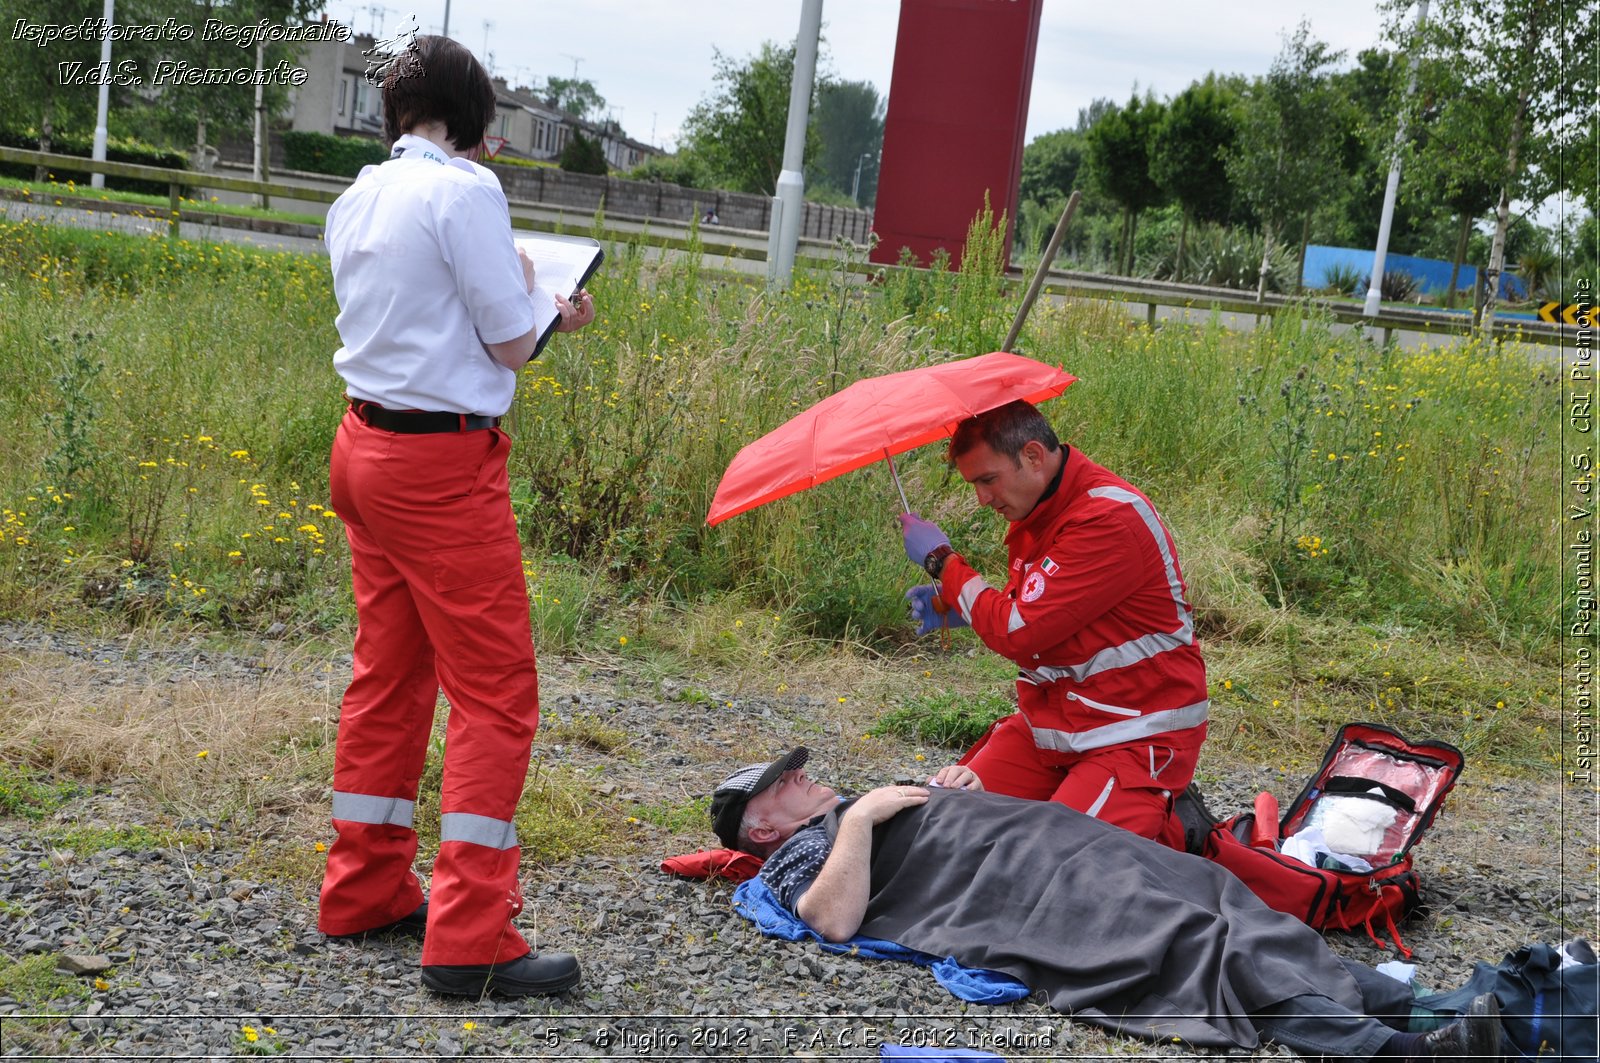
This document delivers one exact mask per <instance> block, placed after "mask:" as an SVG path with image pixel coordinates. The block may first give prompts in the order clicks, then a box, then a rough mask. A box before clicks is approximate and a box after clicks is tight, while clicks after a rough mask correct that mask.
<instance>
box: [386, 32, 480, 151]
mask: <svg viewBox="0 0 1600 1063" xmlns="http://www.w3.org/2000/svg"><path fill="white" fill-rule="evenodd" d="M493 118H494V83H493V82H491V81H490V80H489V72H488V71H487V70H485V69H483V64H482V63H479V62H478V60H477V58H476V57H475V56H473V54H472V53H471V52H469V51H467V49H466V48H465V47H463V46H462V45H460V44H458V43H456V42H455V41H453V40H451V39H450V38H449V37H429V36H423V37H418V38H417V39H416V40H415V41H414V42H413V43H412V44H411V45H410V46H409V47H408V48H407V49H406V51H405V54H404V55H401V56H400V57H399V58H398V59H396V60H395V61H394V62H393V63H391V64H389V69H388V71H387V72H386V73H385V74H384V77H383V135H384V136H385V137H387V138H388V140H389V143H391V144H393V143H394V142H395V141H396V140H399V139H400V136H401V134H402V133H407V132H409V131H411V130H412V129H414V128H416V127H417V126H419V125H421V124H422V123H424V122H443V123H444V128H445V132H446V133H447V134H448V135H449V137H450V145H445V146H447V147H448V146H451V145H453V146H454V147H455V148H456V150H458V151H466V150H467V149H468V148H471V147H472V146H473V145H475V144H478V143H479V142H481V141H482V140H483V134H484V131H485V130H487V129H488V128H489V122H490V121H491V120H492V119H493Z"/></svg>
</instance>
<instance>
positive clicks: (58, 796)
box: [0, 763, 82, 820]
mask: <svg viewBox="0 0 1600 1063" xmlns="http://www.w3.org/2000/svg"><path fill="white" fill-rule="evenodd" d="M80 793H82V790H81V789H80V788H79V787H78V786H77V784H75V783H72V782H67V781H60V782H58V781H56V780H54V779H51V778H49V777H47V776H45V775H43V774H41V773H40V772H38V771H36V770H35V769H33V768H30V767H28V766H26V765H23V764H7V763H0V816H20V817H22V818H23V819H31V820H40V819H43V818H44V817H46V816H48V815H49V814H50V813H52V812H54V811H55V810H56V809H58V808H60V807H61V806H62V805H64V804H66V803H67V802H68V801H70V800H72V799H73V798H74V797H76V796H77V795H78V794H80Z"/></svg>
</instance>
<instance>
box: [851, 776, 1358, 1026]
mask: <svg viewBox="0 0 1600 1063" xmlns="http://www.w3.org/2000/svg"><path fill="white" fill-rule="evenodd" d="M839 814H840V813H839V811H835V812H832V813H830V814H829V819H828V830H829V833H830V835H831V834H833V833H834V831H835V830H836V828H837V817H838V815H839ZM860 933H862V934H865V935H868V936H870V937H876V938H883V939H886V940H889V941H895V942H898V943H900V944H902V945H905V946H908V947H910V948H914V949H919V950H921V951H923V952H928V953H932V954H934V955H936V956H953V957H955V959H956V960H957V961H959V962H960V963H961V964H963V965H964V966H967V967H982V968H987V969H989V970H994V971H1002V972H1004V973H1006V974H1009V975H1012V976H1014V977H1016V978H1018V979H1020V980H1021V981H1022V982H1023V983H1025V984H1026V985H1028V986H1029V987H1030V988H1032V989H1033V990H1034V991H1036V992H1041V991H1042V992H1044V993H1045V994H1046V995H1047V996H1048V997H1049V1000H1050V1004H1051V1006H1052V1007H1054V1008H1055V1009H1056V1010H1058V1011H1061V1012H1065V1013H1069V1014H1071V1015H1073V1016H1074V1017H1076V1018H1079V1019H1082V1020H1084V1021H1087V1022H1093V1023H1096V1024H1098V1025H1101V1026H1105V1027H1107V1028H1110V1029H1113V1030H1118V1031H1120V1032H1123V1033H1128V1034H1132V1035H1136V1036H1141V1037H1150V1038H1155V1039H1158V1040H1167V1039H1171V1038H1173V1037H1178V1038H1182V1039H1183V1040H1185V1041H1187V1042H1189V1043H1190V1044H1192V1045H1196V1046H1200V1047H1207V1048H1229V1047H1240V1048H1254V1047H1256V1045H1257V1043H1258V1039H1257V1037H1256V1032H1255V1028H1254V1026H1252V1025H1251V1023H1250V1021H1249V1019H1248V1017H1247V1016H1249V1015H1250V1013H1252V1012H1255V1011H1259V1010H1261V1009H1263V1008H1266V1007H1269V1006H1271V1005H1273V1004H1276V1003H1278V1002H1280V1001H1283V1000H1286V999H1288V998H1289V997H1292V996H1299V995H1302V994H1307V993H1312V994H1321V995H1322V996H1326V997H1331V998H1333V999H1334V1000H1336V1001H1338V1002H1339V1003H1341V1004H1343V1005H1345V1006H1346V1007H1349V1008H1350V1009H1351V1010H1353V1011H1359V1010H1360V1007H1361V994H1360V991H1359V990H1358V988H1357V986H1356V983H1355V981H1354V980H1353V979H1352V978H1351V977H1350V975H1349V973H1348V972H1347V971H1346V970H1345V968H1344V966H1343V965H1342V964H1341V963H1340V961H1339V960H1338V959H1337V958H1336V957H1335V956H1334V954H1333V953H1332V952H1330V951H1329V949H1328V947H1327V945H1326V944H1324V942H1323V941H1322V938H1321V937H1320V936H1319V935H1318V934H1317V932H1316V931H1314V930H1312V929H1310V928H1309V927H1307V926H1306V925H1305V924H1303V923H1301V922H1300V921H1299V920H1297V919H1294V918H1292V917H1290V916H1287V915H1283V914H1281V913H1279V912H1275V911H1273V910H1272V909H1270V908H1268V907H1267V906H1266V905H1264V904H1263V903H1261V901H1260V900H1258V899H1257V898H1256V896H1255V895H1254V894H1253V893H1251V892H1250V891H1249V890H1248V889H1247V888H1246V887H1245V886H1244V885H1243V884H1242V883H1240V882H1239V880H1238V879H1236V878H1234V877H1233V875H1232V874H1230V873H1229V872H1228V871H1227V870H1225V869H1223V868H1221V867H1219V866H1217V865H1216V864H1213V863H1211V862H1210V861H1208V860H1203V859H1201V858H1199V857H1195V856H1189V855H1187V854H1185V853H1179V852H1174V851H1173V850H1171V849H1168V848H1166V847H1164V846H1161V845H1158V844H1156V843H1155V842H1150V841H1146V840H1144V839H1143V838H1138V837H1135V836H1134V835H1132V834H1130V833H1128V832H1127V831H1125V830H1121V829H1119V828H1116V827H1109V826H1106V825H1105V824H1104V823H1101V822H1099V821H1098V820H1093V819H1090V818H1088V817H1087V816H1084V815H1082V814H1080V813H1078V812H1075V811H1073V810H1072V809H1069V808H1067V807H1066V806H1064V805H1059V804H1055V803H1053V802H1043V801H1022V800H1018V799H1016V798H1010V797H1001V796H999V795H996V794H981V793H968V792H960V791H948V790H937V789H935V790H933V791H932V796H931V798H930V799H929V801H928V803H927V804H926V805H923V806H921V807H919V808H915V809H909V810H907V811H905V812H902V813H900V814H899V815H897V816H895V817H894V818H893V819H891V820H889V821H888V822H887V823H884V824H881V825H880V826H878V827H877V828H876V830H875V831H874V833H873V853H872V895H871V900H870V901H869V903H868V906H867V913H866V920H865V922H863V923H862V926H861V929H860Z"/></svg>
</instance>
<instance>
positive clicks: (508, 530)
mask: <svg viewBox="0 0 1600 1063" xmlns="http://www.w3.org/2000/svg"><path fill="white" fill-rule="evenodd" d="M510 449H511V441H510V438H509V437H508V436H507V435H506V434H505V433H504V432H501V431H500V430H499V429H497V428H491V429H484V430H479V431H471V432H444V433H437V434H426V435H407V434H400V433H395V432H388V431H384V430H383V429H380V428H374V427H372V426H370V425H368V424H366V423H364V422H362V421H361V420H359V419H358V418H357V417H356V416H355V415H354V414H353V413H348V412H347V413H346V414H345V417H344V421H343V422H342V423H341V424H340V426H339V431H338V435H337V437H336V438H335V440H334V444H333V459H332V468H331V481H330V487H331V499H332V502H333V506H334V509H335V511H336V512H337V513H338V514H339V516H340V517H341V518H342V519H343V522H344V526H345V534H346V537H347V538H348V539H349V542H350V567H351V577H352V584H353V586H354V590H355V600H356V615H357V620H358V627H357V630H356V642H355V666H354V675H353V677H352V679H351V682H350V686H349V689H348V690H346V691H345V695H344V701H343V704H342V707H341V709H340V715H339V734H338V745H337V747H336V750H335V755H334V769H333V789H334V794H333V824H334V828H335V829H336V831H337V835H338V836H337V838H336V839H335V841H334V843H333V847H332V848H331V849H330V850H329V852H328V868H327V873H326V876H325V877H324V879H323V883H322V898H321V910H320V916H319V919H318V926H319V927H320V928H321V930H322V931H323V932H324V933H327V934H353V933H358V932H360V931H362V930H367V929H371V928H373V927H377V926H382V925H384V924H386V923H391V922H393V921H395V920H397V919H399V918H400V917H401V916H404V915H407V914H409V913H411V912H412V911H414V910H415V909H416V908H417V906H418V905H419V904H421V903H422V889H421V886H420V885H419V884H418V882H417V877H416V874H415V873H414V872H413V870H412V866H411V865H412V860H413V858H414V857H415V855H416V851H417V835H416V832H415V831H414V830H413V829H412V818H413V814H414V810H415V802H416V799H417V787H418V784H419V781H420V779H421V777H422V770H423V763H424V760H425V758H426V754H427V748H428V738H429V734H430V733H431V731H432V727H433V716H434V706H435V702H436V700H437V697H438V692H439V689H440V688H441V687H442V688H443V689H444V693H445V697H446V698H447V699H448V701H449V703H450V711H449V717H448V722H447V724H446V727H445V753H444V782H443V788H442V793H441V795H440V803H439V808H440V831H439V833H440V844H439V855H438V858H437V860H436V861H435V862H434V867H433V885H432V892H431V896H430V899H429V905H428V926H427V934H426V938H425V940H424V943H423V949H422V963H423V964H424V965H431V964H478V963H503V962H505V961H507V960H514V959H516V958H517V957H519V956H521V955H523V954H525V953H526V952H528V945H527V943H526V942H525V941H524V940H523V938H522V936H521V935H520V934H519V933H518V932H517V931H516V929H515V928H514V927H512V925H511V919H512V917H513V916H514V915H516V914H517V912H518V911H520V910H521V907H522V896H521V892H520V890H519V888H518V879H517V866H518V858H519V856H520V850H519V849H518V846H517V836H516V829H515V827H514V826H513V824H512V818H513V815H514V813H515V811H516V807H517V801H518V799H519V798H520V797H521V795H522V786H523V782H524V780H525V779H526V777H527V771H528V753H529V747H530V745H531V743H532V741H533V733H534V731H535V729H536V728H537V727H538V723H539V691H538V676H537V674H536V672H535V668H534V656H533V636H532V632H531V630H530V627H529V623H528V592H527V584H526V582H525V580H524V577H523V572H522V553H521V549H520V545H519V542H518V538H517V528H516V520H515V518H514V517H513V516H512V513H511V499H510V490H509V483H508V480H507V476H506V457H507V455H508V453H509V451H510Z"/></svg>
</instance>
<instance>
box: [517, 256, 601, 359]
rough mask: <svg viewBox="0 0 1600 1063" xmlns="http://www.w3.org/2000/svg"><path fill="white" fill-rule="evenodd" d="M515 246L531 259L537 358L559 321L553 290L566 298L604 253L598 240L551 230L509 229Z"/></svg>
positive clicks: (593, 268) (573, 291)
mask: <svg viewBox="0 0 1600 1063" xmlns="http://www.w3.org/2000/svg"><path fill="white" fill-rule="evenodd" d="M511 237H512V239H513V240H514V241H515V242H516V245H517V247H519V248H521V249H522V250H524V251H526V252H527V253H528V257H529V258H530V259H532V260H533V292H532V293H531V295H532V298H533V321H534V327H535V328H537V329H538V330H539V342H538V343H536V344H535V345H534V348H533V357H534V358H537V357H539V354H540V352H541V351H543V350H544V347H545V344H547V343H549V342H550V337H551V336H554V335H555V334H556V326H557V325H559V324H561V311H560V310H558V309H556V299H555V297H556V293H557V292H560V293H561V295H563V296H565V297H566V298H568V299H571V298H572V296H573V295H574V294H575V293H576V292H577V291H578V290H579V289H580V288H582V287H583V286H584V285H585V284H588V283H589V278H590V277H593V276H594V273H595V270H597V269H599V268H600V263H601V262H603V261H605V257H606V253H605V251H603V250H602V249H601V247H600V244H599V241H596V240H591V239H590V238H589V237H587V236H557V235H554V234H552V233H533V232H515V231H514V232H512V234H511Z"/></svg>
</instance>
